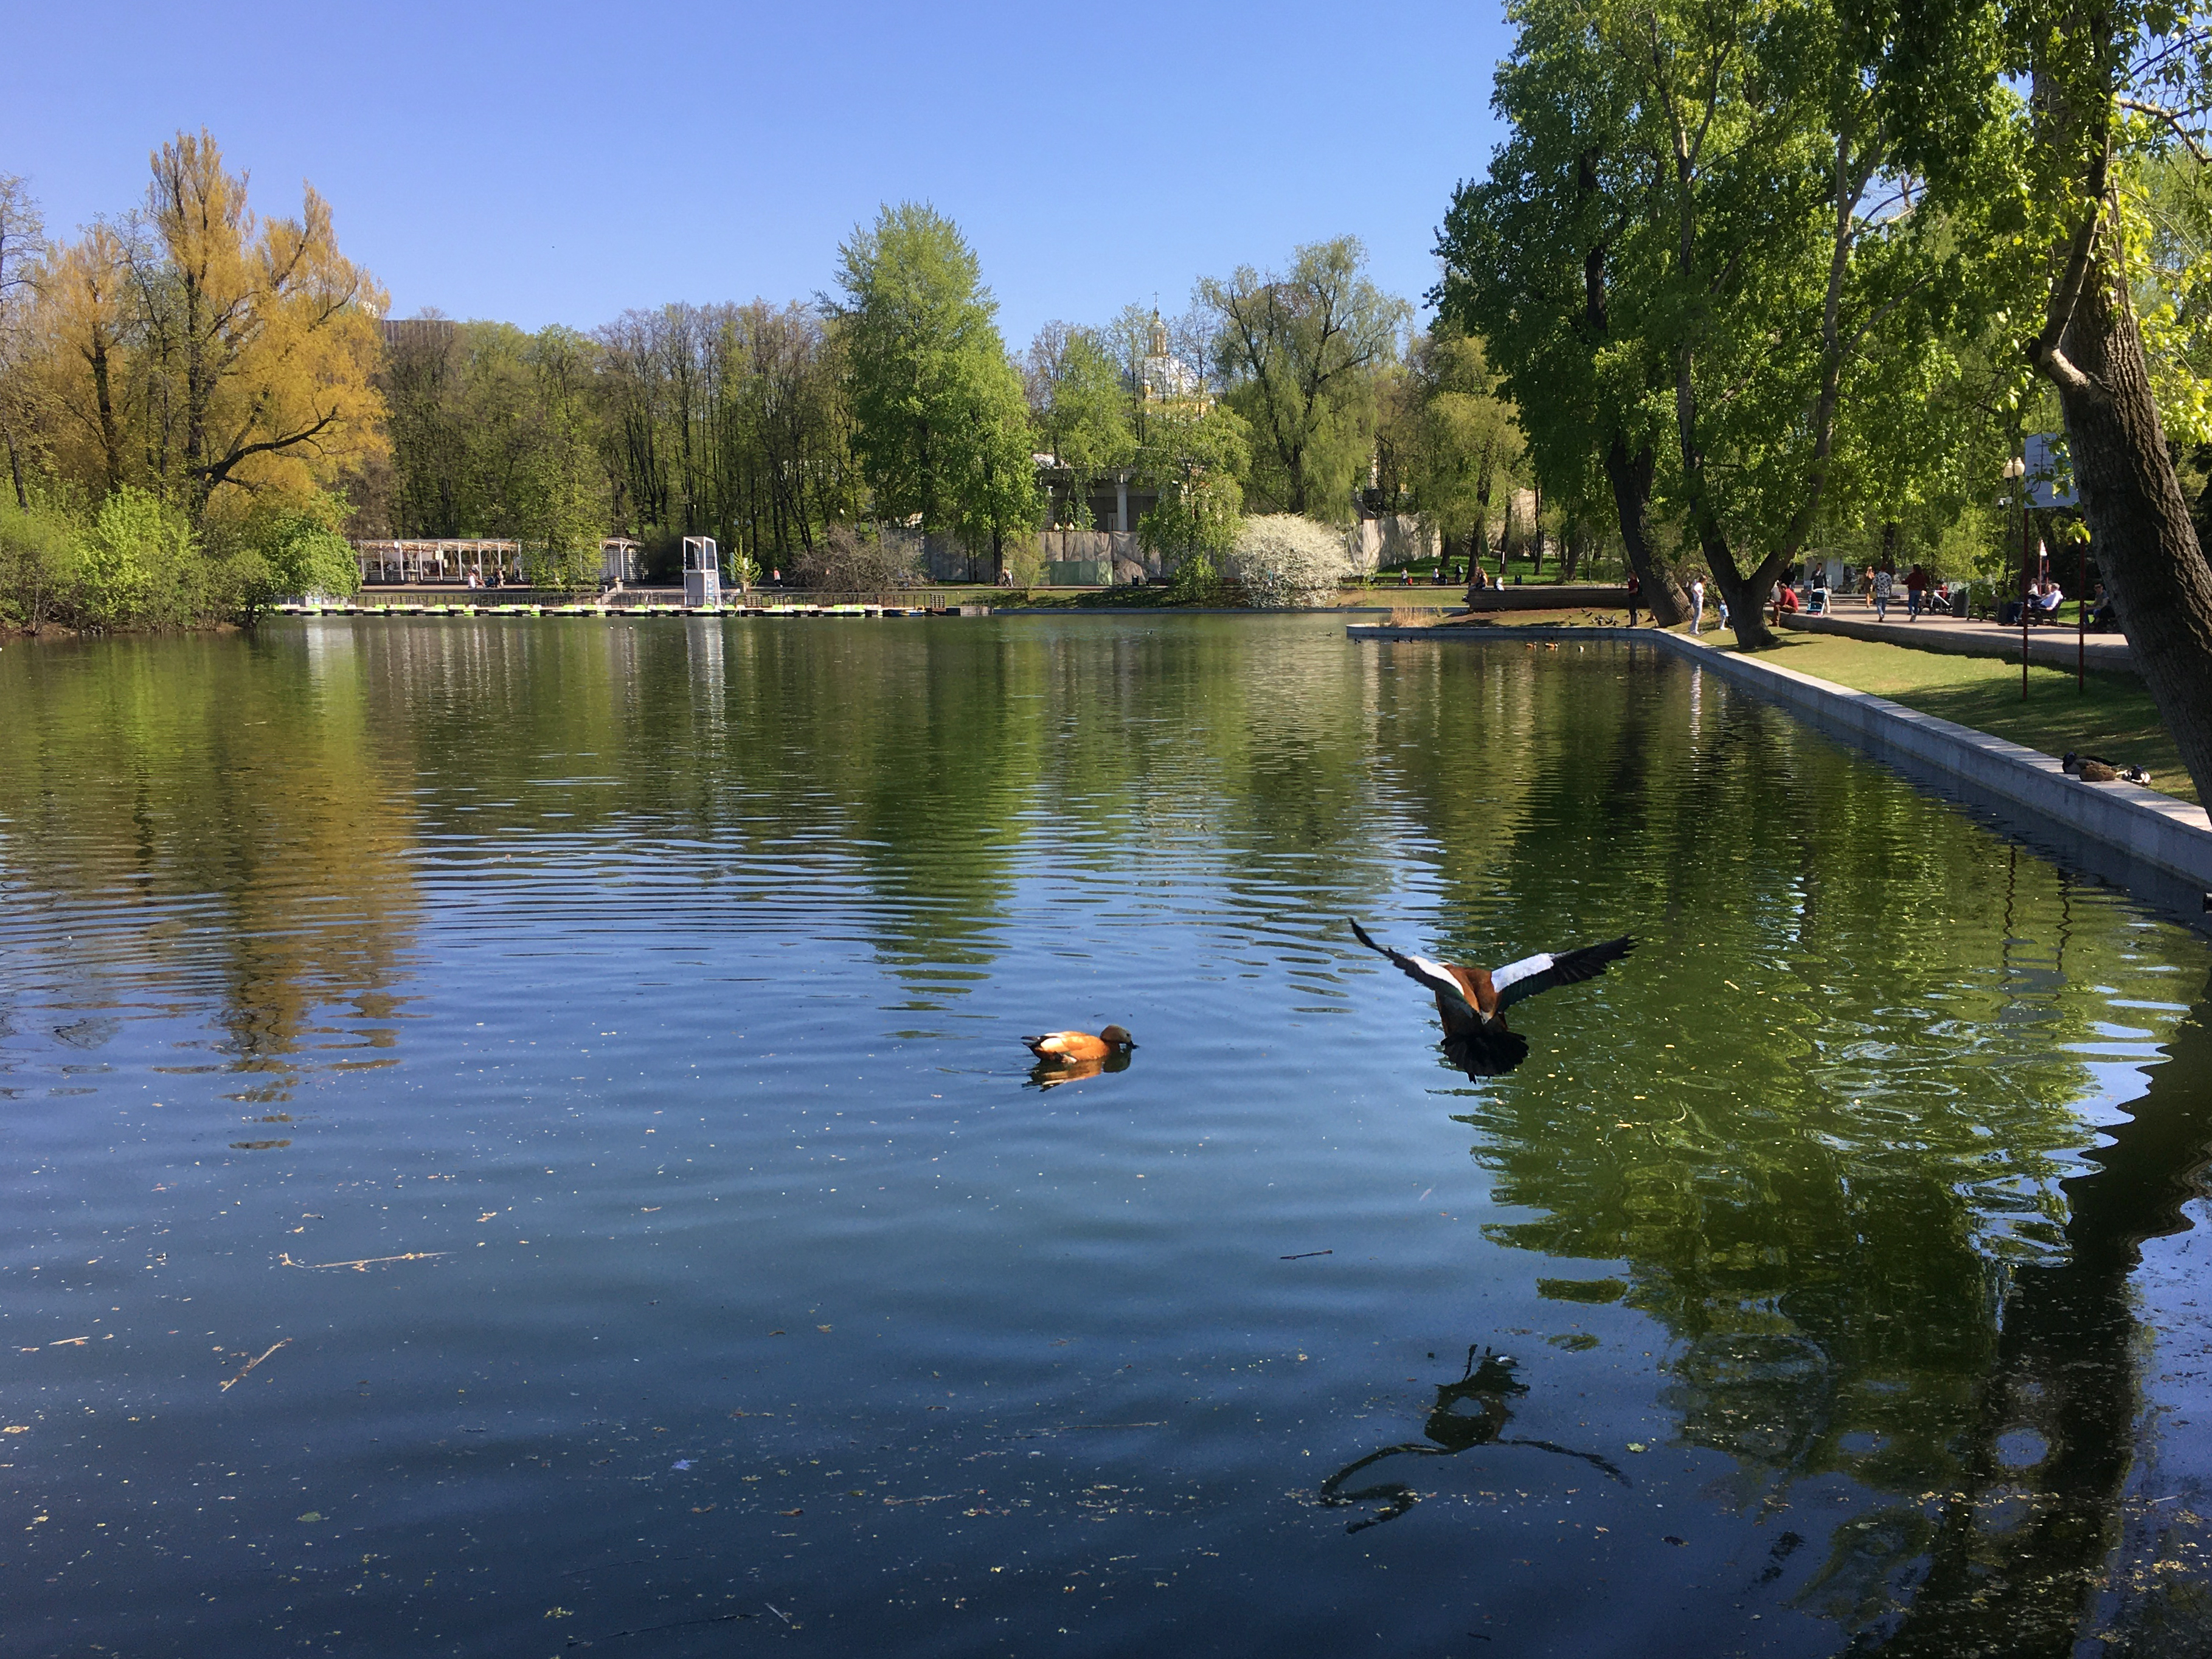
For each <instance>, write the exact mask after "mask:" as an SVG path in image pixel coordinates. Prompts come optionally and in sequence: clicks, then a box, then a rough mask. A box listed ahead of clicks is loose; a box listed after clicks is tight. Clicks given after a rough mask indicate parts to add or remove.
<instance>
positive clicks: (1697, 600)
mask: <svg viewBox="0 0 2212 1659" xmlns="http://www.w3.org/2000/svg"><path fill="white" fill-rule="evenodd" d="M1704 629H1705V578H1704V577H1703V576H1692V577H1691V578H1690V631H1691V632H1692V634H1696V633H1700V632H1702V631H1703V630H1704Z"/></svg>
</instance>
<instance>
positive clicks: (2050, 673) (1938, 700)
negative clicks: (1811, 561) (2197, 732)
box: [1705, 631, 2197, 801]
mask: <svg viewBox="0 0 2212 1659" xmlns="http://www.w3.org/2000/svg"><path fill="white" fill-rule="evenodd" d="M1705 638H1706V639H1708V640H1710V641H1713V642H1714V643H1716V644H1718V645H1723V646H1730V647H1732V646H1734V645H1735V635H1733V634H1725V633H1718V632H1712V631H1709V632H1707V633H1706V635H1705ZM1759 661H1761V662H1770V663H1776V664H1778V665H1781V666H1782V667H1784V668H1794V669H1796V671H1798V672H1799V673H1801V674H1810V675H1813V676H1814V678H1818V679H1824V680H1830V681H1832V682H1833V683H1834V684H1838V685H1848V686H1850V688H1851V689H1852V690H1855V691H1871V692H1873V693H1874V694H1875V696H1878V697H1887V698H1888V699H1889V700H1890V701H1891V702H1901V703H1903V704H1904V705H1905V707H1906V708H1917V709H1919V710H1920V711H1921V712H1922V713H1923V714H1936V715H1939V716H1941V717H1942V719H1944V720H1956V721H1957V722H1958V723H1959V724H1960V725H1961V726H1972V727H1973V728H1974V729H1975V730H1976V731H1978V732H1992V733H1994V734H1995V735H1996V736H1998V737H2001V738H2011V739H2012V741H2013V742H2015V743H2020V744H2027V746H2028V747H2029V748H2031V749H2039V750H2042V751H2043V752H2044V753H2045V754H2046V755H2063V754H2064V753H2065V752H2066V751H2067V750H2069V749H2076V750H2081V752H2082V753H2084V754H2089V755H2102V756H2103V757H2105V758H2106V759H2107V760H2111V761H2117V762H2119V763H2122V764H2123V765H2125V764H2130V763H2132V764H2134V765H2136V766H2141V767H2143V768H2146V769H2148V771H2149V773H2150V782H2151V787H2152V788H2154V789H2156V790H2158V791H2159V792H2160V793H2163V794H2168V795H2173V796H2176V797H2178V798H2179V799H2182V800H2187V801H2194V800H2196V799H2197V790H2196V787H2195V786H2194V785H2193V784H2191V782H2190V781H2189V773H2188V771H2187V769H2185V768H2184V767H2183V765H2182V763H2181V752H2180V750H2178V749H2176V748H2175V747H2174V746H2173V740H2172V738H2169V737H2168V736H2167V735H2166V726H2165V724H2164V723H2163V722H2162V721H2161V720H2160V719H2159V717H2158V710H2157V708H2155V707H2154V705H2153V704H2152V702H2151V700H2150V693H2149V692H2148V691H2147V690H2144V689H2143V684H2142V681H2140V680H2138V679H2136V678H2135V677H2134V676H2132V675H2129V674H2098V673H2092V674H2091V675H2090V676H2089V677H2088V690H2086V691H2076V690H2075V689H2074V671H2073V670H2072V669H2070V668H2065V669H2062V668H2046V667H2045V666H2043V665H2041V664H2037V665H2035V666H2033V667H2032V668H2030V669H2029V670H2028V682H2027V700H2026V701H2025V702H2023V701H2022V700H2021V695H2020V664H2019V663H2018V661H2016V660H2015V661H2013V662H2007V661H2005V660H2004V659H2002V658H1999V657H1954V656H1951V655H1948V654H1947V653H1941V652H1936V651H1915V650H1913V649H1912V648H1911V647H1910V646H1903V645H1886V644H1883V643H1882V642H1881V641H1878V640H1854V639H1847V638H1844V636H1842V635H1836V634H1784V635H1783V636H1782V643H1781V644H1780V645H1778V646H1777V647H1775V648H1774V649H1773V650H1771V651H1764V652H1761V653H1759Z"/></svg>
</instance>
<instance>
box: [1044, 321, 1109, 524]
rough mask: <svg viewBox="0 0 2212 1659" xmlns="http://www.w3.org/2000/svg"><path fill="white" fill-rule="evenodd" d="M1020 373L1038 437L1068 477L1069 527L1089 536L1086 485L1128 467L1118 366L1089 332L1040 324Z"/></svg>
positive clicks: (1103, 346)
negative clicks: (1022, 374)
mask: <svg viewBox="0 0 2212 1659" xmlns="http://www.w3.org/2000/svg"><path fill="white" fill-rule="evenodd" d="M1023 378H1024V384H1025V387H1026V390H1027V392H1028V396H1029V402H1030V418H1031V420H1032V421H1033V422H1035V424H1036V433H1037V436H1038V438H1039V439H1040V440H1041V441H1042V443H1043V444H1044V446H1045V447H1046V448H1047V449H1048V450H1049V451H1050V452H1051V453H1052V456H1053V459H1054V460H1056V461H1057V462H1059V464H1060V465H1061V466H1062V467H1064V468H1066V470H1067V471H1068V473H1069V475H1070V488H1069V489H1068V492H1067V516H1068V527H1069V528H1071V529H1074V530H1088V529H1090V528H1091V495H1090V491H1089V489H1088V488H1087V486H1088V484H1089V483H1090V482H1091V479H1093V478H1096V477H1098V476H1099V475H1100V474H1102V473H1104V472H1109V471H1114V470H1115V469H1116V468H1120V467H1124V466H1127V465H1129V463H1130V462H1131V460H1133V459H1134V458H1135V455H1136V452H1137V435H1136V433H1135V431H1134V430H1133V428H1132V426H1131V423H1130V398H1129V395H1128V392H1127V389H1126V388H1125V387H1124V386H1123V384H1122V371H1121V366H1120V365H1119V364H1118V363H1117V362H1115V354H1114V352H1113V351H1112V349H1111V348H1110V347H1109V345H1108V343H1107V342H1106V341H1105V340H1104V339H1103V338H1102V337H1100V336H1099V335H1098V333H1097V331H1095V330H1092V329H1087V328H1079V327H1074V326H1072V325H1069V324H1066V323H1047V324H1046V325H1044V326H1043V327H1042V329H1040V330H1038V331H1037V335H1036V339H1034V340H1033V341H1031V342H1030V349H1029V358H1028V361H1027V362H1026V363H1025V364H1024V376H1023Z"/></svg>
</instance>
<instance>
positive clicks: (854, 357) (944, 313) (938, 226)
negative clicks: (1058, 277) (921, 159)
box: [837, 202, 1042, 580]
mask: <svg viewBox="0 0 2212 1659" xmlns="http://www.w3.org/2000/svg"><path fill="white" fill-rule="evenodd" d="M838 254H839V261H840V264H839V272H838V281H839V283H840V285H841V287H842V289H843V290H844V295H845V299H844V303H843V305H842V307H840V308H839V310H838V312H837V317H838V320H839V324H840V326H841V327H842V331H843V332H844V335H845V349H846V351H847V354H848V355H847V359H846V362H847V366H848V376H849V385H850V388H851V397H852V402H853V410H854V447H855V449H856V450H857V451H858V452H859V454H860V465H861V471H862V472H863V474H864V476H865V477H866V480H867V483H868V487H869V489H871V490H872V492H873V493H874V496H875V510H876V513H877V514H878V517H881V518H885V519H890V520H905V521H911V522H915V523H917V524H918V526H919V527H920V528H921V530H922V531H923V532H939V533H942V532H951V533H952V534H955V535H957V536H959V537H960V538H962V539H963V541H964V542H965V543H966V544H967V545H968V546H969V549H970V550H977V549H980V548H981V546H982V545H983V544H986V543H987V544H989V546H990V549H991V574H992V577H993V579H994V580H996V578H997V576H998V574H999V573H1000V570H1001V569H1002V568H1004V563H1005V538H1006V535H1007V534H1008V533H1010V532H1024V531H1028V530H1033V529H1035V528H1036V525H1037V522H1038V520H1039V519H1040V517H1041V516H1042V514H1041V512H1040V503H1039V501H1038V497H1037V489H1036V466H1035V465H1034V463H1033V462H1032V461H1031V460H1030V454H1031V450H1030V429H1029V416H1028V410H1027V408H1026V406H1025V404H1024V399H1023V396H1022V384H1021V377H1020V375H1019V374H1018V373H1017V372H1016V371H1015V369H1014V367H1013V365H1012V362H1009V361H1008V360H1007V357H1006V345H1005V343H1004V342H1003V341H1002V340H1001V339H1000V335H999V328H998V323H997V321H996V318H997V315H998V301H996V300H994V299H993V298H992V297H991V292H990V290H989V289H987V288H985V287H984V286H983V284H982V278H981V269H980V267H979V266H978V264H977V262H976V258H975V252H974V251H973V250H972V249H970V248H969V246H968V243H967V240H966V239H965V238H964V237H963V236H962V235H961V234H960V232H959V229H958V228H957V226H955V225H954V224H953V223H952V222H951V220H949V219H947V218H945V216H943V215H941V214H939V212H937V210H935V209H933V208H931V207H929V206H927V204H918V203H914V202H902V203H901V204H899V205H898V206H896V207H885V208H884V210H882V211H881V212H880V213H879V214H878V216H877V218H876V222H875V224H874V225H873V227H872V228H871V227H856V228H854V232H853V234H852V236H851V238H850V239H849V240H847V241H846V242H845V243H844V244H843V245H842V246H841V247H840V248H839V250H838Z"/></svg>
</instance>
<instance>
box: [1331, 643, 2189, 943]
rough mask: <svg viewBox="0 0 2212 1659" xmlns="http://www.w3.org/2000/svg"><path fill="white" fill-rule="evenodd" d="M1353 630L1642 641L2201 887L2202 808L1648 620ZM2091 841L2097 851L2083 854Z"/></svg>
mask: <svg viewBox="0 0 2212 1659" xmlns="http://www.w3.org/2000/svg"><path fill="white" fill-rule="evenodd" d="M1345 632H1346V634H1347V635H1349V636H1351V637H1352V638H1353V639H1356V640H1404V641H1422V642H1425V643H1429V644H1433V645H1441V646H1464V645H1477V646H1480V645H1489V646H1492V647H1509V648H1510V647H1522V646H1525V645H1526V644H1527V643H1528V641H1530V640H1531V639H1538V640H1541V639H1547V638H1548V639H1555V640H1559V641H1568V640H1574V641H1596V640H1620V641H1625V642H1627V643H1630V644H1633V645H1638V646H1649V647H1652V648H1653V649H1655V650H1659V651H1664V652H1668V653H1672V654H1673V655H1674V656H1677V657H1680V658H1682V659H1685V660H1686V661H1688V662H1690V663H1692V664H1694V665H1697V666H1698V667H1699V668H1701V669H1705V670H1708V671H1711V672H1712V673H1715V674H1717V675H1719V676H1720V677H1721V678H1723V679H1725V680H1728V681H1729V682H1731V683H1732V684H1737V685H1741V686H1743V687H1744V688H1745V689H1746V690H1750V691H1753V692H1756V693H1757V694H1758V695H1759V696H1763V697H1765V698H1766V699H1768V700H1769V701H1770V702H1775V703H1778V704H1779V705H1780V706H1781V707H1783V708H1786V709H1788V710H1789V711H1790V713H1792V714H1796V715H1798V716H1800V717H1801V718H1802V719H1804V720H1807V721H1808V723H1810V724H1811V725H1813V726H1816V727H1818V728H1819V729H1820V730H1821V731H1823V732H1828V733H1830V734H1831V735H1833V736H1836V737H1839V738H1845V739H1847V740H1849V741H1850V742H1852V743H1853V744H1857V746H1858V747H1860V748H1862V749H1864V750H1867V751H1868V752H1869V754H1872V755H1874V756H1875V757H1877V758H1880V759H1882V760H1885V761H1888V762H1891V763H1895V764H1897V765H1898V766H1899V769H1901V770H1903V771H1905V772H1906V773H1907V774H1908V775H1913V776H1916V777H1918V778H1920V779H1923V780H1924V781H1932V782H1935V783H1936V784H1937V785H1938V786H1940V787H1943V788H1944V789H1945V790H1946V791H1947V792H1948V793H1956V794H1958V795H1960V796H1961V797H1962V798H1964V799H1967V800H1969V801H1971V802H1973V803H1976V804H1978V805H1987V806H1991V807H1994V808H1995V809H1996V811H1998V812H1999V813H2000V814H2004V815H2015V814H2016V815H2019V816H2021V817H2024V818H2026V819H2027V820H2030V821H2032V823H2033V824H2034V825H2035V826H2036V827H2037V828H2039V829H2046V830H2048V831H2051V832H2055V833H2052V834H2048V835H2046V836H2044V837H2042V838H2043V839H2046V840H2050V841H2052V842H2055V843H2056V844H2057V850H2058V851H2060V852H2061V853H2063V854H2075V853H2079V854H2083V855H2084V856H2082V857H2081V862H2082V863H2084V865H2085V866H2087V867H2089V868H2092V869H2094V870H2095V871H2096V872H2097V873H2098V874H2100V875H2103V876H2106V877H2107V878H2110V879H2112V880H2115V881H2117V882H2119V883H2120V884H2123V885H2125V886H2127V887H2129V888H2130V889H2131V890H2138V891H2140V892H2141V893H2142V896H2145V897H2147V898H2149V899H2152V900H2153V901H2154V902H2158V903H2160V904H2163V905H2166V906H2168V907H2170V908H2175V909H2177V910H2184V911H2187V912H2190V913H2191V914H2192V915H2196V914H2202V913H2203V911H2204V908H2205V906H2206V904H2207V902H2208V896H2212V816H2208V815H2207V813H2206V812H2205V810H2204V809H2203V807H2201V806H2192V805H2190V804H2189V803H2188V802H2187V801H2182V800H2176V799H2174V798H2173V797H2172V796H2171V795H2161V794H2159V793H2156V792H2154V791H2153V790H2149V789H2142V788H2138V787H2136V786H2135V785H2133V784H2128V783H2083V782H2082V781H2081V780H2079V779H2078V778H2075V777H2071V776H2069V775H2068V774H2067V773H2066V772H2065V771H2064V770H2063V769H2062V767H2061V766H2060V764H2059V763H2058V762H2057V760H2056V759H2054V758H2053V757H2051V756H2049V755H2045V754H2043V753H2041V752H2040V751H2039V750H2033V749H2030V748H2027V746H2026V745H2024V744H2017V743H2013V742H2011V741H2009V740H2008V739H2007V738H1998V737H1992V736H1991V735H1990V733H1988V732H1978V731H1975V730H1974V729H1973V728H1972V726H1960V725H1959V724H1958V723H1957V722H1955V721H1953V720H1942V719H1939V718H1937V717H1936V715H1933V714H1923V713H1921V712H1920V711H1919V710H1918V709H1917V708H1905V706H1904V705H1903V704H1901V703H1895V702H1890V701H1889V700H1888V699H1887V697H1877V696H1874V695H1873V694H1872V693H1871V692H1867V691H1854V690H1851V689H1850V687H1849V686H1844V685H1837V684H1833V683H1832V682H1830V681H1827V680H1822V679H1815V678H1814V677H1813V676H1812V675H1810V674H1801V673H1799V672H1797V671H1796V670H1795V669H1790V668H1784V667H1781V666H1778V665H1776V664H1772V663H1768V662H1762V661H1760V660H1759V659H1758V658H1756V657H1747V656H1745V655H1742V654H1741V653H1737V652H1735V651H1729V650H1723V649H1719V648H1717V647H1713V646H1710V645H1706V644H1705V643H1703V642H1702V641H1698V640H1695V639H1692V638H1690V637H1688V636H1686V635H1680V634H1669V633H1666V632H1664V631H1662V630H1661V629H1635V630H1631V629H1626V628H1559V629H1550V628H1541V627H1531V628H1514V629H1503V628H1501V629H1495V630H1492V629H1454V628H1390V627H1360V626H1353V627H1349V628H1347V629H1346V630H1345ZM2092 849H2093V850H2094V852H2095V853H2097V854H2101V856H2087V854H2089V853H2090V852H2091V851H2092Z"/></svg>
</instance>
